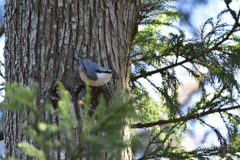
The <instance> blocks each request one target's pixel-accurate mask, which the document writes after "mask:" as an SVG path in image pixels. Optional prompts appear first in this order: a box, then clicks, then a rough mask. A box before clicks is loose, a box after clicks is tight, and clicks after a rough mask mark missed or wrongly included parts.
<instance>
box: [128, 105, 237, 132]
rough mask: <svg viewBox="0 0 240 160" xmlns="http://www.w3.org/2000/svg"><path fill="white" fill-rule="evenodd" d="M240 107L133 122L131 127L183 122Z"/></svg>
mask: <svg viewBox="0 0 240 160" xmlns="http://www.w3.org/2000/svg"><path fill="white" fill-rule="evenodd" d="M238 108H240V105H238V106H233V107H229V108H218V109H210V110H208V111H206V112H202V113H197V114H193V115H189V116H185V117H180V118H176V119H169V120H159V121H157V122H151V123H144V124H143V123H136V124H132V125H131V128H145V127H153V126H156V125H164V124H169V123H177V122H181V121H188V120H191V119H195V118H199V117H203V116H206V115H209V114H212V113H217V112H218V113H219V112H226V111H228V110H233V109H238Z"/></svg>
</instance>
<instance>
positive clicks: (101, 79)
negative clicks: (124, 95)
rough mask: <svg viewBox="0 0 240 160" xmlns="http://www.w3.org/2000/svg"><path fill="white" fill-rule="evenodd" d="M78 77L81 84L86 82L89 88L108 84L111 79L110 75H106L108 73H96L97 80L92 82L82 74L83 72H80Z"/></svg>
mask: <svg viewBox="0 0 240 160" xmlns="http://www.w3.org/2000/svg"><path fill="white" fill-rule="evenodd" d="M79 73H80V77H81V79H82V80H83V82H85V83H86V82H88V84H89V85H90V86H93V87H98V86H102V85H104V84H105V83H108V82H109V80H110V79H111V77H112V74H108V73H97V78H98V79H97V80H96V81H93V80H91V79H89V78H88V77H87V76H86V74H85V73H84V71H82V70H80V72H79Z"/></svg>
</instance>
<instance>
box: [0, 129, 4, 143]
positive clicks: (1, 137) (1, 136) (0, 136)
mask: <svg viewBox="0 0 240 160" xmlns="http://www.w3.org/2000/svg"><path fill="white" fill-rule="evenodd" d="M2 140H4V137H3V131H0V141H2Z"/></svg>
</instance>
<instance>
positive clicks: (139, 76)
mask: <svg viewBox="0 0 240 160" xmlns="http://www.w3.org/2000/svg"><path fill="white" fill-rule="evenodd" d="M236 28H237V24H235V25H234V26H233V28H232V30H231V31H230V32H229V33H228V34H227V36H226V37H225V38H223V39H222V40H221V41H219V42H218V43H216V44H215V45H214V46H213V47H211V48H209V49H208V50H207V51H208V52H211V51H213V50H214V49H216V48H217V47H218V46H219V45H221V44H222V43H223V42H225V41H226V40H228V39H229V37H230V36H231V35H232V34H233V32H234V31H235V29H236ZM200 56H203V53H202V54H201V55H200ZM196 58H197V56H193V57H191V58H188V59H185V60H183V61H181V62H178V63H175V64H172V65H170V66H167V67H164V68H160V69H157V70H154V71H150V72H147V73H144V74H140V75H138V76H134V77H132V78H131V81H136V80H137V79H139V78H142V77H147V76H151V75H153V74H155V73H162V72H163V71H166V70H168V69H170V68H174V67H176V66H179V65H182V64H184V63H186V62H191V61H193V60H194V59H196ZM138 60H141V58H138V59H136V60H135V61H138Z"/></svg>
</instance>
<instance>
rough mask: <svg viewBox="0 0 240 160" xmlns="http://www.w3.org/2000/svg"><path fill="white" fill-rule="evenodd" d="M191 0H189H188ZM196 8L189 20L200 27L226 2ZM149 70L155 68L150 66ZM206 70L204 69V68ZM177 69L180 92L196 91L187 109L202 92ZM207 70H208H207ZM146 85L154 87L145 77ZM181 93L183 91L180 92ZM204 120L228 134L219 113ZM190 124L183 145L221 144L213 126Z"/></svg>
mask: <svg viewBox="0 0 240 160" xmlns="http://www.w3.org/2000/svg"><path fill="white" fill-rule="evenodd" d="M186 1H189V0H186ZM239 6H240V2H239V1H238V2H237V1H236V0H233V3H232V4H231V5H230V7H231V8H232V9H234V10H239ZM185 7H186V9H187V8H189V7H191V6H190V5H188V4H186V5H185ZM195 7H196V8H194V9H192V13H191V14H190V17H189V21H190V23H191V24H192V26H193V27H195V28H199V27H200V26H201V25H202V24H203V23H204V22H205V21H206V20H207V19H209V18H211V17H213V18H215V17H217V15H218V14H219V13H220V12H221V11H222V10H223V9H224V8H226V7H225V3H224V1H222V0H208V2H207V3H206V4H205V5H196V6H195ZM229 20H232V18H231V16H230V15H225V16H224V19H223V21H225V22H228V23H233V21H229ZM182 27H183V28H184V29H185V31H186V34H187V36H188V37H189V38H192V37H194V36H195V35H194V34H192V32H191V31H193V30H190V29H189V26H187V25H182ZM149 70H154V69H151V68H149ZM203 70H204V69H203ZM176 71H177V76H178V78H179V79H180V80H181V81H182V84H183V85H182V86H181V87H180V88H179V90H180V92H181V90H182V92H183V93H185V95H184V94H183V96H188V92H190V93H191V92H195V93H194V94H193V96H192V97H191V98H190V100H189V102H188V103H187V105H186V107H183V110H186V109H187V106H188V105H192V104H194V103H196V102H197V101H198V100H199V99H200V96H201V94H200V93H199V92H196V91H197V87H198V86H196V81H195V80H194V79H193V78H191V77H190V76H189V74H188V73H187V72H186V71H185V70H184V69H182V68H181V67H178V68H177V67H176ZM205 71H206V72H207V70H205ZM149 79H150V80H152V81H153V82H155V84H159V82H158V83H157V81H159V79H161V78H160V76H159V75H153V76H151V77H149ZM140 81H141V82H142V83H143V84H144V85H146V86H147V87H146V88H152V87H151V85H150V84H149V83H148V82H147V80H144V79H143V78H142V79H141V80H140ZM208 90H211V88H210V87H208ZM149 93H150V95H151V97H153V98H154V99H155V100H156V101H160V98H159V96H158V95H157V94H156V93H155V92H154V91H153V90H151V89H150V90H149ZM180 95H181V93H180ZM204 120H205V121H206V122H207V123H208V124H210V125H212V126H214V127H215V128H217V129H218V130H219V131H220V132H221V133H222V135H223V136H225V135H226V134H227V130H226V128H225V126H224V123H223V121H222V119H221V118H220V116H219V114H212V115H209V116H207V117H206V118H204ZM188 124H189V125H191V127H192V130H191V131H189V132H188V134H187V137H186V138H184V140H183V143H182V144H183V145H184V146H185V147H186V148H187V149H188V150H193V149H195V148H197V147H200V146H205V147H210V146H212V145H219V142H218V139H217V136H216V134H215V132H213V131H212V129H211V128H209V127H207V126H205V127H204V126H202V125H201V124H200V123H193V122H192V121H189V122H188Z"/></svg>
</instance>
